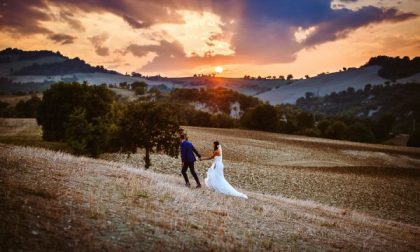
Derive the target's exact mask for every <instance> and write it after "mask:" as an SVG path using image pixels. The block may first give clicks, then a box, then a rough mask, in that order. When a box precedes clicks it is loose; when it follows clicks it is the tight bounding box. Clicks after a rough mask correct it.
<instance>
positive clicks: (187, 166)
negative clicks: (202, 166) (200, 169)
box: [181, 162, 200, 185]
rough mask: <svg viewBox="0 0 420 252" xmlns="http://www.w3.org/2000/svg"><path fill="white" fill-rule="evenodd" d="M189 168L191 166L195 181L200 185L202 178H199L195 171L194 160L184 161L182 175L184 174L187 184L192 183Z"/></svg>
mask: <svg viewBox="0 0 420 252" xmlns="http://www.w3.org/2000/svg"><path fill="white" fill-rule="evenodd" d="M188 168H190V171H191V174H192V176H193V177H194V180H195V182H196V183H197V185H199V184H200V180H199V179H198V176H197V173H195V169H194V162H184V163H183V166H182V170H181V172H182V176H184V179H185V183H186V184H189V183H190V181H189V180H188V175H187V170H188Z"/></svg>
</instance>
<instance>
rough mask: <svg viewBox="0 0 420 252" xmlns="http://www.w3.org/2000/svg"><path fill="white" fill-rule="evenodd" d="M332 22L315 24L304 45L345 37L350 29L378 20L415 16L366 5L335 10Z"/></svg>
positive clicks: (400, 19) (397, 20) (394, 20)
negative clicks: (313, 30)
mask: <svg viewBox="0 0 420 252" xmlns="http://www.w3.org/2000/svg"><path fill="white" fill-rule="evenodd" d="M337 12H339V13H337V14H336V17H335V18H334V21H333V22H322V23H320V24H318V25H317V29H316V32H314V33H312V35H310V36H309V37H308V38H307V39H306V40H305V45H306V46H313V45H317V44H321V43H324V42H327V41H334V40H337V39H341V38H344V37H346V36H347V35H348V34H349V33H350V32H351V31H353V30H355V29H358V28H360V27H363V26H367V25H371V24H375V23H380V22H385V21H387V22H401V21H405V20H408V19H411V18H415V17H417V15H416V14H414V13H401V12H399V11H398V10H397V9H395V8H390V9H380V8H376V7H373V6H366V7H363V8H361V9H359V10H357V11H351V10H347V9H341V10H337Z"/></svg>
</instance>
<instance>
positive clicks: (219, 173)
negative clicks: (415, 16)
mask: <svg viewBox="0 0 420 252" xmlns="http://www.w3.org/2000/svg"><path fill="white" fill-rule="evenodd" d="M213 144H214V152H213V155H212V156H211V157H208V158H202V159H200V160H211V159H213V163H212V165H211V166H210V168H209V170H208V171H207V178H206V179H205V180H204V181H205V183H206V185H207V186H208V187H209V188H212V189H214V190H215V191H216V192H219V193H223V194H226V195H231V196H236V197H241V198H245V199H248V196H246V195H245V194H243V193H241V192H238V191H236V190H235V188H233V187H232V186H231V185H230V184H229V183H228V182H227V181H226V179H225V176H224V175H223V168H224V165H223V161H222V147H221V146H220V144H219V142H218V141H215V142H214V143H213Z"/></svg>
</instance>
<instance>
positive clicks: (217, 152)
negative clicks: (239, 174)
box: [213, 150, 221, 156]
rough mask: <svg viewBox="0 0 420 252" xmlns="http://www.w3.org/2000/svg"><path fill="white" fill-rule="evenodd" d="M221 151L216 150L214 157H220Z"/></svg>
mask: <svg viewBox="0 0 420 252" xmlns="http://www.w3.org/2000/svg"><path fill="white" fill-rule="evenodd" d="M220 154H221V153H220V150H215V151H214V152H213V155H214V156H220Z"/></svg>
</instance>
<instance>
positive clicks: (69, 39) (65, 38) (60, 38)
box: [48, 33, 76, 45]
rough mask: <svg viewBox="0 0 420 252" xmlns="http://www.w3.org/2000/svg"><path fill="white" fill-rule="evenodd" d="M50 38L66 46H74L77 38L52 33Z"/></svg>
mask: <svg viewBox="0 0 420 252" xmlns="http://www.w3.org/2000/svg"><path fill="white" fill-rule="evenodd" d="M48 38H49V39H51V40H53V41H55V42H56V43H59V44H62V45H65V44H72V43H73V42H74V40H75V39H76V37H74V36H71V35H67V34H63V33H52V34H50V35H48Z"/></svg>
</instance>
